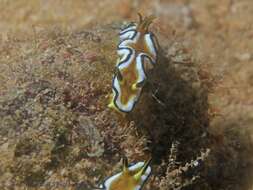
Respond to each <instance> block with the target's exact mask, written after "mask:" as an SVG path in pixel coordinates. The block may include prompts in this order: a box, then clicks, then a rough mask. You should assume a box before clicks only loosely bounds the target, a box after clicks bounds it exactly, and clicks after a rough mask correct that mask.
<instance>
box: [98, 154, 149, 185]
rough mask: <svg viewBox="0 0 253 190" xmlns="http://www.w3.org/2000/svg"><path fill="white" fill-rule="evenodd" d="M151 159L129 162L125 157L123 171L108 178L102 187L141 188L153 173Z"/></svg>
mask: <svg viewBox="0 0 253 190" xmlns="http://www.w3.org/2000/svg"><path fill="white" fill-rule="evenodd" d="M150 162H151V159H149V160H148V161H146V162H138V163H135V164H130V165H129V164H128V161H127V159H126V158H124V159H123V166H122V171H121V172H119V173H117V174H115V175H113V176H111V177H109V178H107V179H106V180H105V181H104V182H103V183H102V184H101V185H100V188H101V189H103V190H141V189H142V187H143V185H144V184H145V182H146V181H147V179H148V177H149V176H150V174H151V167H150Z"/></svg>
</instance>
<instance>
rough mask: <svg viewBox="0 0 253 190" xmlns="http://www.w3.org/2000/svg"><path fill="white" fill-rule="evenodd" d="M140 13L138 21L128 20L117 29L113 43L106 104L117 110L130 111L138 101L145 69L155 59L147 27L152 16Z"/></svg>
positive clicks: (152, 38)
mask: <svg viewBox="0 0 253 190" xmlns="http://www.w3.org/2000/svg"><path fill="white" fill-rule="evenodd" d="M139 16H140V21H139V23H138V24H137V23H130V24H129V25H128V26H126V27H125V28H123V29H122V30H121V31H120V33H119V38H120V42H119V45H118V47H117V53H118V55H119V59H118V61H117V64H116V69H115V70H116V72H115V75H114V77H113V80H112V91H113V94H112V98H111V102H110V104H109V107H111V108H114V109H116V110H117V111H121V112H126V113H128V112H131V111H132V110H133V108H134V106H135V104H136V102H137V101H138V99H139V97H140V94H141V91H142V88H143V86H144V83H145V81H146V79H147V72H148V71H149V70H150V69H152V68H153V67H154V65H155V64H156V60H157V53H158V42H157V39H156V37H155V35H154V34H153V33H152V32H150V31H149V30H148V27H149V25H150V24H151V23H152V21H153V19H154V17H153V16H150V17H145V18H144V19H142V16H141V15H139Z"/></svg>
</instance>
